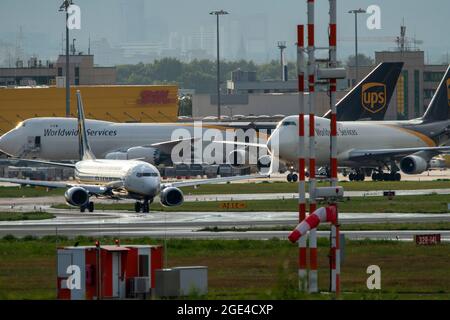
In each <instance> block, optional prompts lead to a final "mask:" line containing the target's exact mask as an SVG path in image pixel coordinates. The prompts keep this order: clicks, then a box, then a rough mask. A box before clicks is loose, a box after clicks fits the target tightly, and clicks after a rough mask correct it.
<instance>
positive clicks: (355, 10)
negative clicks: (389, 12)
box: [348, 8, 366, 83]
mask: <svg viewBox="0 0 450 320" xmlns="http://www.w3.org/2000/svg"><path fill="white" fill-rule="evenodd" d="M348 13H353V14H354V15H355V72H356V75H355V78H356V83H358V80H359V65H358V13H366V10H364V9H361V8H359V9H354V10H350V11H349V12H348Z"/></svg>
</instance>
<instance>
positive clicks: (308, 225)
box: [288, 205, 336, 243]
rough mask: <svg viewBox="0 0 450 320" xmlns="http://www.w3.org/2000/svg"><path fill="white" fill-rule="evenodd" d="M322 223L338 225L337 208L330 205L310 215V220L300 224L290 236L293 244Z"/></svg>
mask: <svg viewBox="0 0 450 320" xmlns="http://www.w3.org/2000/svg"><path fill="white" fill-rule="evenodd" d="M321 222H331V223H332V224H335V223H336V206H335V205H329V206H328V207H326V208H325V207H322V208H319V209H317V210H316V211H314V212H313V213H311V214H309V215H308V218H306V219H305V220H303V221H302V222H300V223H299V224H298V225H297V226H296V227H295V229H294V230H293V231H292V232H291V233H290V234H289V236H288V239H289V241H291V242H292V243H295V242H297V241H298V240H299V239H300V238H301V237H303V236H304V235H305V234H306V233H307V232H308V231H310V230H312V229H315V228H317V226H318V225H319V224H320V223H321Z"/></svg>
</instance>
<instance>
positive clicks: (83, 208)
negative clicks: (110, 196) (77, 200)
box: [80, 201, 95, 212]
mask: <svg viewBox="0 0 450 320" xmlns="http://www.w3.org/2000/svg"><path fill="white" fill-rule="evenodd" d="M94 208H95V206H94V202H92V201H89V203H88V204H87V205H84V206H82V207H80V212H85V211H86V209H87V210H88V211H89V212H94Z"/></svg>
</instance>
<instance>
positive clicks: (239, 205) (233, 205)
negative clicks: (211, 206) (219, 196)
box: [219, 201, 247, 210]
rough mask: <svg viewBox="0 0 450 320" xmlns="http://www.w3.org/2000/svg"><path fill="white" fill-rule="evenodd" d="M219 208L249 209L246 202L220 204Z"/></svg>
mask: <svg viewBox="0 0 450 320" xmlns="http://www.w3.org/2000/svg"><path fill="white" fill-rule="evenodd" d="M219 207H220V208H221V209H227V210H230V209H245V208H246V207H247V204H246V203H245V202H232V201H230V202H220V203H219Z"/></svg>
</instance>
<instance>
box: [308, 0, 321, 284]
mask: <svg viewBox="0 0 450 320" xmlns="http://www.w3.org/2000/svg"><path fill="white" fill-rule="evenodd" d="M307 10H308V87H309V212H310V214H311V213H313V212H314V211H316V206H317V205H316V199H315V190H316V151H315V132H314V129H315V121H314V113H315V92H314V88H315V71H316V59H315V57H314V49H315V48H314V0H307ZM309 259H310V270H309V292H318V291H319V287H318V274H317V230H316V229H315V228H314V229H311V231H310V233H309Z"/></svg>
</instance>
